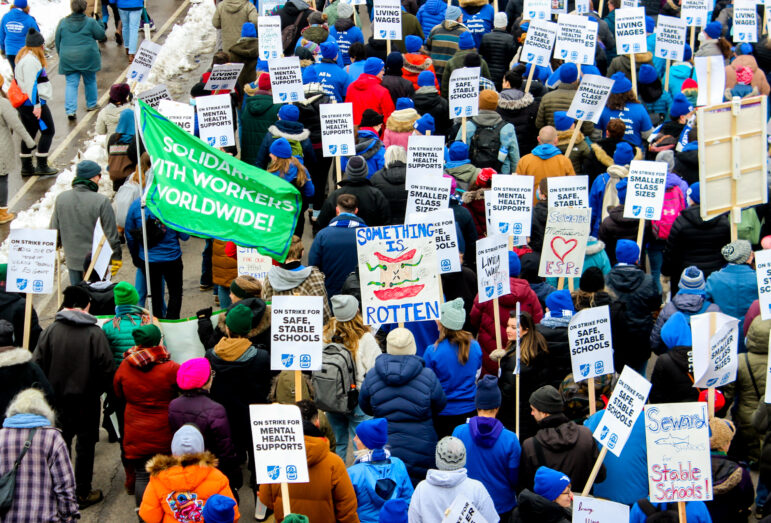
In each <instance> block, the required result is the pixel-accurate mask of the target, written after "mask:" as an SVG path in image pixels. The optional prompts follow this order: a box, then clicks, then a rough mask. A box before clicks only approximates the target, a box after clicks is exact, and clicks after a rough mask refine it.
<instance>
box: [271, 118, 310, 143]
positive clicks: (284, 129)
mask: <svg viewBox="0 0 771 523" xmlns="http://www.w3.org/2000/svg"><path fill="white" fill-rule="evenodd" d="M268 132H269V133H270V134H272V135H273V136H275V137H276V138H286V139H287V140H295V141H298V142H302V141H303V140H306V139H308V137H310V135H311V132H310V131H309V130H308V129H306V128H304V127H303V124H302V123H300V122H289V121H286V120H278V121H277V122H276V123H275V124H274V125H271V126H270V127H268Z"/></svg>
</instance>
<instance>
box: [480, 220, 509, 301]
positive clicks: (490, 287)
mask: <svg viewBox="0 0 771 523" xmlns="http://www.w3.org/2000/svg"><path fill="white" fill-rule="evenodd" d="M477 294H478V295H479V303H484V302H486V301H490V300H492V299H495V298H500V297H501V296H505V295H507V294H511V284H510V283H509V239H508V237H507V236H503V235H502V234H501V235H499V234H495V235H490V236H488V237H487V238H482V239H481V240H477Z"/></svg>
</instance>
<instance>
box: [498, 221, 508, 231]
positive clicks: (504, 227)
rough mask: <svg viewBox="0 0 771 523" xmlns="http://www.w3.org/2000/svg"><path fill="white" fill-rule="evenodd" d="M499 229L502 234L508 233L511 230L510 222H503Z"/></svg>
mask: <svg viewBox="0 0 771 523" xmlns="http://www.w3.org/2000/svg"><path fill="white" fill-rule="evenodd" d="M498 229H499V230H500V231H501V234H506V233H507V232H509V224H508V223H506V222H501V223H499V224H498Z"/></svg>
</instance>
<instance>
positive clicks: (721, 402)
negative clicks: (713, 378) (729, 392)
mask: <svg viewBox="0 0 771 523" xmlns="http://www.w3.org/2000/svg"><path fill="white" fill-rule="evenodd" d="M699 401H700V402H702V403H708V402H709V390H707V389H703V390H702V391H701V392H699ZM723 407H725V396H723V393H722V392H720V389H716V390H715V411H716V412H717V411H721V410H723ZM711 435H712V429H710V436H711Z"/></svg>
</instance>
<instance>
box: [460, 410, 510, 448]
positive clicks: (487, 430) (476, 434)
mask: <svg viewBox="0 0 771 523" xmlns="http://www.w3.org/2000/svg"><path fill="white" fill-rule="evenodd" d="M468 428H469V432H470V433H471V439H473V440H474V443H476V444H477V445H479V446H480V447H484V448H486V449H489V448H491V447H492V446H493V445H495V443H496V442H497V441H498V437H499V436H500V435H501V432H503V423H501V422H500V421H498V420H497V419H495V418H486V417H482V416H474V417H473V418H471V420H470V421H469V422H468Z"/></svg>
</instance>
